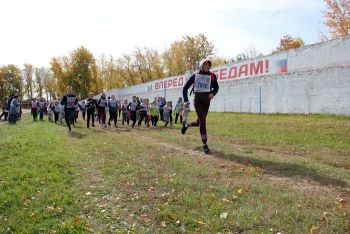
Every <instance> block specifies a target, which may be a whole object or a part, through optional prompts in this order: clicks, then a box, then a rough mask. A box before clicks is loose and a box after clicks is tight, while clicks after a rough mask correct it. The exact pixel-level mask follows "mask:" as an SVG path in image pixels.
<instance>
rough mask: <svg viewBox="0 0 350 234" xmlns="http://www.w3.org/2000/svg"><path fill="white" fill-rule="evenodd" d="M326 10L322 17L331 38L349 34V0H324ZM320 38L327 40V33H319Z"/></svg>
mask: <svg viewBox="0 0 350 234" xmlns="http://www.w3.org/2000/svg"><path fill="white" fill-rule="evenodd" d="M324 2H325V4H326V9H327V10H326V11H325V12H324V15H323V16H324V17H325V19H326V22H325V25H326V26H327V28H328V30H329V32H330V34H331V38H333V39H334V38H338V37H345V36H348V35H350V0H325V1H324ZM320 40H321V41H326V40H329V36H328V35H327V33H323V32H321V33H320Z"/></svg>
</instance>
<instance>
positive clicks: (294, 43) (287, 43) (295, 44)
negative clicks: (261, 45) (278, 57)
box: [272, 35, 305, 53]
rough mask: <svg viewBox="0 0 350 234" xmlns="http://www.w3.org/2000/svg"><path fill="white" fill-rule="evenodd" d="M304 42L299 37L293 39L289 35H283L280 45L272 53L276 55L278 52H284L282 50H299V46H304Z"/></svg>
mask: <svg viewBox="0 0 350 234" xmlns="http://www.w3.org/2000/svg"><path fill="white" fill-rule="evenodd" d="M304 45H305V42H304V41H303V39H302V38H301V37H295V38H293V37H292V36H290V35H285V36H283V37H282V38H281V40H280V43H279V45H278V47H277V48H276V50H274V51H272V53H276V52H279V51H284V50H289V49H294V48H299V47H301V46H304Z"/></svg>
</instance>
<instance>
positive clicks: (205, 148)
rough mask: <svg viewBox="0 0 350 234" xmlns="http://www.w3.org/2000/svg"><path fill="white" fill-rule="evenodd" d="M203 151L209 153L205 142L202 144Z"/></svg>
mask: <svg viewBox="0 0 350 234" xmlns="http://www.w3.org/2000/svg"><path fill="white" fill-rule="evenodd" d="M203 151H204V153H205V154H209V152H210V149H209V147H208V145H206V144H205V145H203Z"/></svg>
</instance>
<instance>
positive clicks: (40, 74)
mask: <svg viewBox="0 0 350 234" xmlns="http://www.w3.org/2000/svg"><path fill="white" fill-rule="evenodd" d="M45 72H46V71H45V68H44V67H41V68H38V67H36V68H35V82H36V90H35V91H36V93H37V94H38V97H39V98H41V97H43V94H44V79H45Z"/></svg>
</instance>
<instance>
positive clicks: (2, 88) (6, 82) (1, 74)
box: [0, 64, 23, 99]
mask: <svg viewBox="0 0 350 234" xmlns="http://www.w3.org/2000/svg"><path fill="white" fill-rule="evenodd" d="M12 93H13V94H17V95H18V96H19V97H20V98H23V81H22V71H21V69H19V68H18V67H17V66H16V65H13V64H9V65H6V66H2V67H0V98H1V99H3V98H4V97H5V96H8V95H9V94H12Z"/></svg>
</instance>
